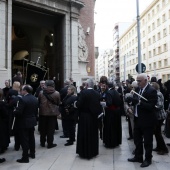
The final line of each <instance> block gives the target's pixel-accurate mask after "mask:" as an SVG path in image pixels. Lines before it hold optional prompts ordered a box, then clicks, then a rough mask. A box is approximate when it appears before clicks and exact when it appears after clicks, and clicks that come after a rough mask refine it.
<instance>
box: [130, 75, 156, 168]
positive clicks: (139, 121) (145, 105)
mask: <svg viewBox="0 0 170 170" xmlns="http://www.w3.org/2000/svg"><path fill="white" fill-rule="evenodd" d="M136 81H137V82H138V87H139V89H137V90H136V93H135V94H134V96H133V98H131V99H130V100H131V101H132V103H133V105H134V107H135V113H134V143H135V146H136V149H135V156H134V158H129V159H128V161H129V162H140V163H142V164H141V167H147V166H149V165H150V164H151V163H152V162H151V161H152V148H153V130H154V125H155V120H156V119H155V118H156V117H155V105H156V103H157V92H156V90H155V89H154V88H153V87H151V85H150V84H148V78H147V75H146V74H145V73H142V74H139V75H138V76H137V80H136ZM143 142H144V148H145V160H144V161H143Z"/></svg>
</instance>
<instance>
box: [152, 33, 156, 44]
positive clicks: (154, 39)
mask: <svg viewBox="0 0 170 170" xmlns="http://www.w3.org/2000/svg"><path fill="white" fill-rule="evenodd" d="M155 41H156V38H155V35H154V36H153V43H154V42H155Z"/></svg>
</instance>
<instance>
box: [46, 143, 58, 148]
mask: <svg viewBox="0 0 170 170" xmlns="http://www.w3.org/2000/svg"><path fill="white" fill-rule="evenodd" d="M56 146H57V144H52V145H48V146H47V148H48V149H51V148H54V147H56Z"/></svg>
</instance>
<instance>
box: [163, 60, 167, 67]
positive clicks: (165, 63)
mask: <svg viewBox="0 0 170 170" xmlns="http://www.w3.org/2000/svg"><path fill="white" fill-rule="evenodd" d="M166 66H168V60H167V59H164V67H166Z"/></svg>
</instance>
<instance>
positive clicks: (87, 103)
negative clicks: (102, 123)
mask: <svg viewBox="0 0 170 170" xmlns="http://www.w3.org/2000/svg"><path fill="white" fill-rule="evenodd" d="M93 86H94V84H93V80H92V79H88V80H87V89H84V90H82V92H81V93H80V96H79V97H78V100H77V102H76V103H75V104H74V105H75V106H76V107H77V108H78V110H79V120H78V132H77V147H76V153H77V154H79V156H80V157H82V158H87V159H91V158H92V157H94V156H96V155H98V152H99V151H98V149H99V148H98V147H99V139H98V115H99V114H100V113H101V112H102V109H101V105H100V94H99V93H98V92H97V91H95V90H93V89H92V88H93Z"/></svg>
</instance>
